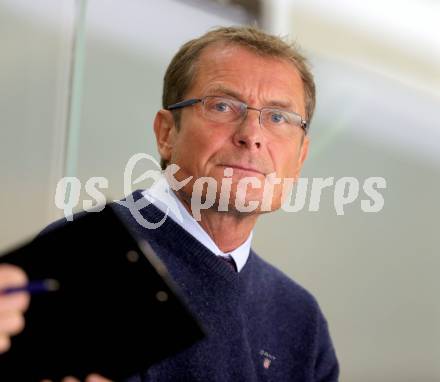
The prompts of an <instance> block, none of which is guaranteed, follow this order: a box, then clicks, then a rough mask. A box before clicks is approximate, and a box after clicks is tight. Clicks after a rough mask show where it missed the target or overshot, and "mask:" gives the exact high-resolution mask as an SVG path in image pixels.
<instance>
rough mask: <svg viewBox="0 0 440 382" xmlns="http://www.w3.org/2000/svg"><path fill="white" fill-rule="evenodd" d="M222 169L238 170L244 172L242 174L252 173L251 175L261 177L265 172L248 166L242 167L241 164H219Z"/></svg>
mask: <svg viewBox="0 0 440 382" xmlns="http://www.w3.org/2000/svg"><path fill="white" fill-rule="evenodd" d="M221 166H222V167H230V168H232V169H234V170H238V171H244V172H252V173H257V174H259V175H263V176H265V175H266V174H265V172H264V171H262V170H260V169H259V168H256V167H253V166H249V165H242V164H229V163H228V164H221Z"/></svg>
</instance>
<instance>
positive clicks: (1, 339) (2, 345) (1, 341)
mask: <svg viewBox="0 0 440 382" xmlns="http://www.w3.org/2000/svg"><path fill="white" fill-rule="evenodd" d="M10 347H11V340H10V339H9V336H7V335H0V353H4V352H5V351H7V350H9V348H10Z"/></svg>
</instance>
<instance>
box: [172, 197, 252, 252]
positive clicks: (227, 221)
mask: <svg viewBox="0 0 440 382" xmlns="http://www.w3.org/2000/svg"><path fill="white" fill-rule="evenodd" d="M177 197H178V198H179V200H180V201H181V202H182V204H183V205H184V207H185V208H186V210H187V211H188V212H189V213H190V214H191V216H192V215H193V214H192V210H191V203H190V202H189V199H188V198H187V197H186V195H185V194H183V193H181V192H177ZM200 217H201V219H200V220H199V221H198V223H199V224H200V225H201V227H202V228H203V229H204V230H205V232H206V233H207V234H208V235H209V236H210V237H211V239H212V240H213V241H214V243H215V244H216V245H217V247H218V248H219V249H220V250H221V251H222V252H224V253H227V252H231V251H233V250H234V249H236V248H238V247H239V246H240V245H241V244H243V243H244V242H245V241H246V240H247V238H248V237H249V235H250V234H251V231H252V229H253V228H254V226H255V224H256V222H257V218H258V214H242V213H238V212H237V213H235V212H219V211H217V209H216V208H215V207H212V208H209V209H206V210H201V211H200Z"/></svg>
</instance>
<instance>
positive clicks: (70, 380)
mask: <svg viewBox="0 0 440 382" xmlns="http://www.w3.org/2000/svg"><path fill="white" fill-rule="evenodd" d="M61 382H79V379H76V378H74V377H70V376H69V377H65V378H63V380H62V381H61Z"/></svg>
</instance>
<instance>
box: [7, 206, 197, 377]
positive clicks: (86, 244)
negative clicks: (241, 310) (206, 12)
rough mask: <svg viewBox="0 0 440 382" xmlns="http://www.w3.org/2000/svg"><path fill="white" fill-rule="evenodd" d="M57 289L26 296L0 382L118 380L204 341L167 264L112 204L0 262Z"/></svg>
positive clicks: (67, 225)
mask: <svg viewBox="0 0 440 382" xmlns="http://www.w3.org/2000/svg"><path fill="white" fill-rule="evenodd" d="M0 262H4V263H10V264H15V265H18V266H20V267H22V268H23V269H24V270H25V272H26V273H27V275H28V278H29V279H30V280H32V279H47V278H49V279H55V280H58V281H59V284H60V289H59V290H58V291H55V292H48V293H45V294H39V295H35V296H32V298H31V303H30V306H29V309H28V310H27V312H26V314H25V319H26V327H25V329H24V331H23V332H22V333H20V334H19V335H17V336H15V337H13V338H12V347H11V349H10V351H8V352H7V353H5V354H2V355H0V381H8V382H14V381H20V382H24V381H26V382H27V381H29V382H32V381H40V380H41V379H44V378H48V379H51V380H53V381H56V380H59V379H60V378H62V377H64V376H66V375H73V376H76V377H78V378H80V379H83V378H84V377H85V376H87V375H88V374H90V373H91V372H96V373H99V374H101V375H103V376H105V377H107V378H110V379H111V380H113V381H120V380H122V379H124V378H127V377H129V376H130V375H133V374H135V373H138V372H142V371H145V370H146V369H147V368H148V367H149V366H151V365H152V364H154V363H156V362H158V361H160V360H162V359H164V358H167V357H169V356H172V355H173V354H176V353H177V352H179V351H181V350H183V349H185V348H187V347H189V346H191V345H192V344H194V343H195V342H197V341H198V340H200V339H202V338H203V337H204V331H203V329H202V327H201V326H200V324H199V323H198V322H197V320H196V319H195V318H194V316H193V315H192V314H191V313H190V311H189V309H188V308H187V307H186V306H185V304H184V302H183V301H182V299H181V298H180V297H179V292H178V290H177V287H176V286H175V284H174V282H173V281H172V280H171V277H170V276H169V274H168V272H167V270H166V268H165V266H164V265H163V263H162V262H161V261H160V260H159V259H158V257H157V256H156V255H155V253H154V252H153V250H152V249H151V247H150V246H149V244H148V243H147V242H138V241H137V240H135V239H134V237H133V236H132V235H131V234H130V232H129V230H128V229H127V228H126V227H125V225H124V224H123V222H122V221H121V220H120V219H119V217H118V215H117V213H116V212H115V211H114V210H113V208H112V207H111V206H109V205H108V206H106V207H105V208H104V210H102V211H101V212H91V213H87V214H85V215H84V216H82V217H80V218H76V219H74V220H73V221H72V222H69V223H67V224H65V225H63V226H62V227H60V228H57V229H54V230H53V231H51V232H49V233H47V234H44V235H42V236H39V237H37V238H36V239H35V240H33V241H32V242H30V243H28V244H26V245H24V246H22V247H21V248H19V249H16V250H14V251H13V252H10V253H8V254H6V255H4V256H2V257H0Z"/></svg>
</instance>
